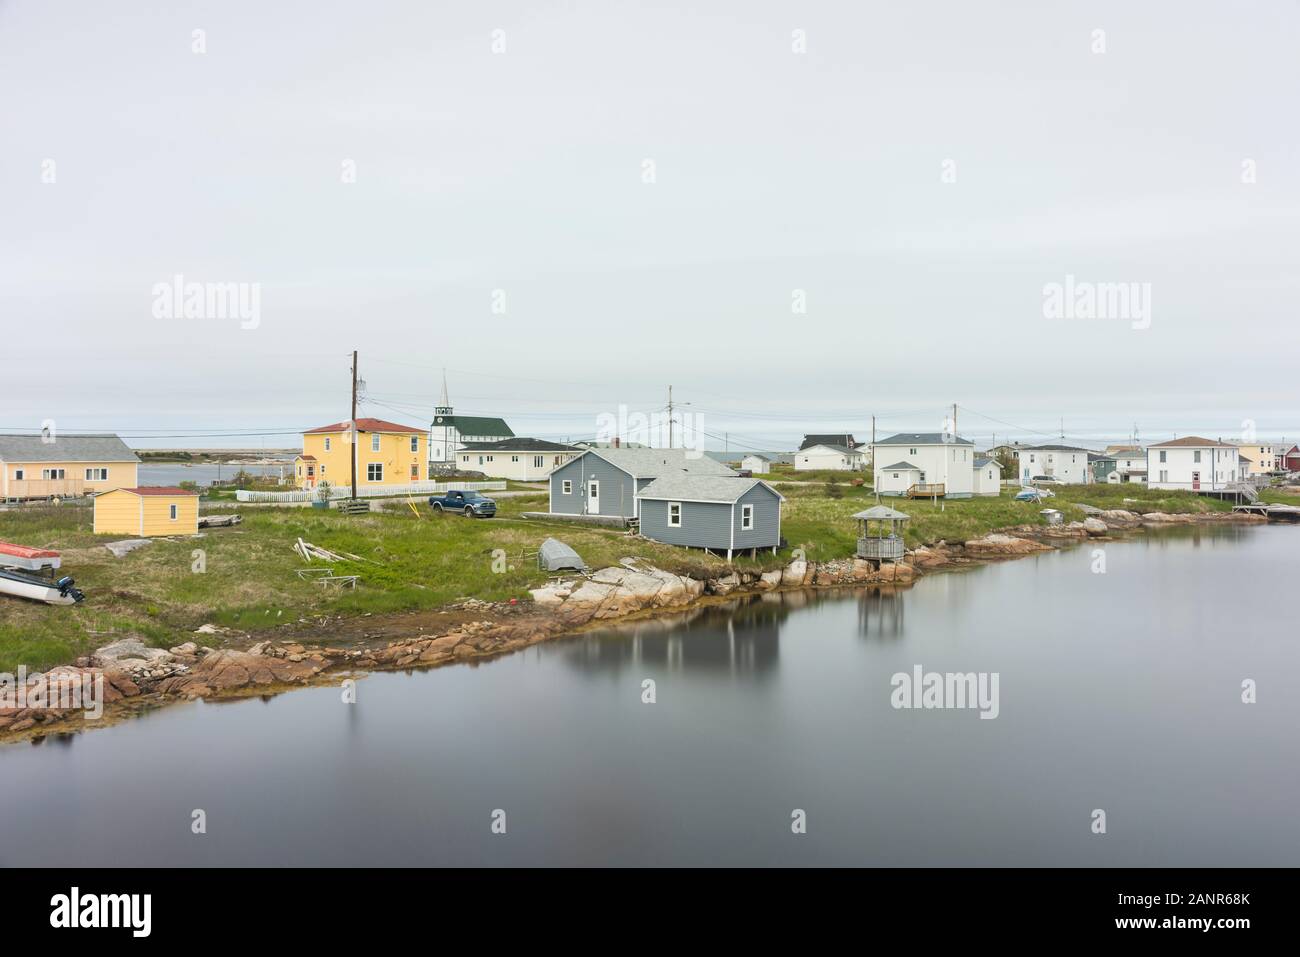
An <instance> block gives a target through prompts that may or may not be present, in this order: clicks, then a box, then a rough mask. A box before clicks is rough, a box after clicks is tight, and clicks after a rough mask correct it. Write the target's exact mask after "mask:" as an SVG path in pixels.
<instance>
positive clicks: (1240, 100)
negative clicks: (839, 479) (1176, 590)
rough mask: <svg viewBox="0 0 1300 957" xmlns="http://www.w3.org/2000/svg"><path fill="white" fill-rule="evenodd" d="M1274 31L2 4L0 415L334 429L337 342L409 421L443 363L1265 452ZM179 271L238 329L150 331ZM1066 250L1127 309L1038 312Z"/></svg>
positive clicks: (1078, 6)
mask: <svg viewBox="0 0 1300 957" xmlns="http://www.w3.org/2000/svg"><path fill="white" fill-rule="evenodd" d="M672 8H675V9H672ZM196 30H201V31H203V33H202V34H200V35H197V38H196V34H195V31H196ZM1099 30H1101V31H1104V35H1102V34H1098V33H1097V32H1096V31H1099ZM796 31H802V33H796ZM1102 44H1104V52H1098V51H1099V48H1100V47H1101V46H1102ZM196 46H198V47H200V48H201V49H202V51H203V52H196V49H195V48H196ZM1298 46H1300V10H1298V8H1297V6H1296V4H1294V3H1290V2H1280V0H1279V2H1267V3H1232V4H1225V3H1212V2H1190V3H1189V2H1183V0H1180V2H1172V0H1169V2H1151V3H1141V4H1135V3H1131V2H1118V3H1067V2H1062V3H1042V2H1024V3H998V4H973V3H968V2H958V0H949V2H936V3H908V4H860V3H851V2H847V0H842V2H835V3H829V2H824V3H815V2H814V3H809V2H807V0H799V2H793V0H792V2H785V3H775V2H763V0H743V2H740V0H737V2H731V3H700V2H692V3H680V4H670V3H653V4H652V3H648V2H647V3H630V2H610V0H603V2H572V0H571V2H556V3H545V2H482V3H469V4H466V3H456V4H453V3H446V2H428V0H422V2H417V0H400V2H399V0H378V2H376V0H368V2H366V3H364V4H357V3H328V2H322V0H314V2H276V3H267V2H251V0H221V2H217V0H213V2H188V3H187V2H169V3H165V4H164V3H145V2H139V0H136V2H133V0H121V2H115V3H103V2H94V0H80V2H77V0H61V2H50V0H0V316H2V317H3V340H0V381H2V382H3V387H2V393H0V429H13V428H31V429H35V428H39V426H40V423H41V422H42V421H43V420H46V419H53V420H55V422H56V423H58V427H59V428H60V429H62V430H64V431H70V430H77V429H85V428H94V429H108V430H116V431H120V432H122V433H123V434H125V435H128V436H130V439H129V440H130V441H131V442H132V444H135V445H137V446H149V445H164V446H175V445H193V446H219V445H236V446H248V445H253V446H257V445H261V444H266V445H268V446H292V445H294V444H296V443H297V441H298V440H297V438H296V436H294V435H284V436H275V435H270V436H267V435H250V436H248V437H243V436H237V437H221V438H214V437H207V436H204V437H195V438H193V439H192V440H181V439H176V438H171V437H170V436H173V435H178V434H180V433H182V432H191V433H201V432H205V431H207V432H246V433H264V432H274V431H276V430H297V429H301V428H303V427H310V426H315V425H320V424H324V423H326V422H331V421H338V420H340V419H344V418H346V417H347V415H348V399H349V393H348V386H349V375H348V363H349V356H348V354H349V353H350V350H352V349H353V348H356V349H358V350H360V352H361V369H362V374H363V376H364V378H365V379H366V383H367V393H368V396H369V401H368V402H367V403H366V404H365V405H364V407H363V412H364V413H365V414H370V415H375V416H381V417H384V418H390V419H395V420H397V421H401V422H407V423H410V424H414V425H420V424H427V423H428V418H429V415H430V414H431V412H432V407H433V405H434V404H435V403H436V401H437V396H438V392H439V390H440V387H441V372H440V370H441V369H442V368H443V367H444V366H445V367H446V368H447V369H448V373H447V376H448V379H449V382H450V386H451V392H452V399H453V402H454V404H455V407H456V410H457V411H458V412H468V413H478V414H496V415H502V416H504V417H505V418H506V419H507V420H508V421H509V422H510V423H511V425H512V426H513V427H514V430H515V431H516V433H518V434H520V435H528V434H531V435H537V436H542V437H552V438H557V437H573V438H576V437H580V436H584V435H591V434H592V433H594V432H595V430H596V416H597V415H598V414H600V413H602V412H604V413H613V412H616V410H617V409H618V407H619V405H620V404H625V405H627V406H628V407H629V408H630V409H632V410H642V411H648V410H654V409H657V408H659V407H661V406H662V405H663V404H664V402H665V401H666V393H667V387H668V385H669V384H672V385H674V386H675V390H674V395H675V397H676V398H677V399H678V400H679V401H682V402H687V401H689V402H691V403H692V405H691V406H690V407H688V411H689V412H691V413H693V414H695V415H697V416H699V419H698V420H697V422H696V424H697V426H699V427H700V428H702V429H704V430H705V431H707V432H709V433H711V434H714V435H724V434H725V435H727V436H728V437H729V440H730V442H731V445H732V447H733V448H734V447H752V448H760V449H772V448H788V447H790V446H791V443H792V442H794V441H795V440H797V438H798V436H799V435H801V434H802V433H803V432H805V431H832V430H836V431H838V430H849V431H853V432H854V433H855V434H856V435H857V436H858V438H859V439H864V438H867V437H869V434H870V416H871V415H872V414H873V413H874V414H875V415H877V416H878V417H879V423H878V426H877V428H878V430H879V431H880V432H882V433H885V432H892V431H897V430H926V431H937V430H939V429H940V428H941V427H942V426H943V420H942V416H943V414H944V411H945V408H946V407H949V406H950V405H951V404H952V403H954V402H956V403H960V405H961V406H962V409H961V410H960V411H959V413H958V416H959V417H958V424H959V428H960V431H962V432H963V433H965V434H969V435H972V436H974V437H977V438H981V439H982V438H984V437H987V436H991V435H992V434H993V433H996V434H997V435H998V436H999V437H1002V436H1006V435H1011V434H1015V430H1013V428H1012V426H1015V427H1017V428H1018V429H1020V430H1021V431H1020V432H1019V433H1018V436H1019V437H1020V438H1022V439H1030V440H1033V439H1040V440H1042V441H1048V440H1049V438H1050V436H1053V435H1055V434H1057V433H1058V432H1060V431H1061V429H1062V425H1061V422H1062V420H1063V421H1064V426H1063V428H1064V432H1065V433H1066V434H1067V436H1068V437H1070V438H1072V439H1075V440H1078V439H1087V438H1102V437H1118V436H1122V435H1126V434H1127V433H1128V432H1129V430H1130V429H1131V428H1132V427H1133V425H1134V423H1136V424H1137V426H1138V428H1139V429H1140V432H1141V437H1142V438H1143V439H1148V438H1150V439H1160V438H1167V437H1168V436H1169V435H1170V434H1171V433H1173V432H1177V433H1178V434H1188V433H1190V432H1199V433H1201V434H1210V435H1214V436H1223V437H1225V438H1229V437H1233V436H1235V435H1236V434H1237V433H1238V432H1239V431H1240V429H1241V424H1242V422H1243V420H1252V421H1254V422H1255V423H1256V425H1257V429H1258V431H1259V433H1260V434H1261V435H1268V436H1276V435H1283V434H1285V435H1288V436H1293V437H1297V438H1300V399H1298V398H1297V391H1298V390H1297V383H1298V382H1300V379H1298V378H1297V374H1296V360H1297V356H1300V330H1298V329H1297V323H1296V319H1295V312H1296V309H1295V302H1296V293H1297V288H1298V286H1300V280H1298V268H1300V267H1298V264H1300V229H1298V227H1300V215H1298V214H1300V149H1298V148H1297V136H1298V132H1297V131H1298V128H1300V127H1298V125H1297V122H1296V94H1297V91H1298V90H1300V82H1298V81H1300V57H1297V55H1296V50H1297V47H1298ZM801 50H802V52H800V51H801ZM647 161H649V162H647ZM349 163H350V164H352V165H350V166H349V165H348V164H349ZM650 164H653V165H650ZM353 169H354V170H355V177H354V179H355V181H354V182H348V181H346V180H348V179H349V178H353V177H350V175H349V172H350V170H353ZM1251 179H1253V180H1254V181H1253V182H1249V181H1243V180H1251ZM648 180H652V181H648ZM178 274H179V275H182V276H183V277H184V280H185V281H186V282H198V283H249V284H259V287H258V288H259V290H260V309H259V312H258V315H257V319H256V327H255V328H241V326H243V325H250V323H247V322H241V321H240V320H239V319H238V318H223V317H221V316H210V315H209V316H203V317H192V318H185V317H184V315H177V316H173V317H171V318H166V317H161V318H160V317H159V316H158V315H157V314H156V313H157V311H158V308H157V301H156V300H157V294H156V292H155V285H156V284H158V283H164V282H170V281H171V280H172V277H174V276H176V275H178ZM1067 275H1071V276H1073V277H1074V281H1075V282H1076V283H1138V284H1149V287H1145V288H1149V289H1150V302H1149V307H1150V311H1149V314H1148V315H1147V316H1146V317H1145V320H1144V319H1143V318H1142V317H1139V318H1137V319H1131V318H1130V317H1119V318H1079V317H1075V318H1055V317H1050V316H1048V315H1045V306H1044V301H1045V296H1044V287H1045V285H1047V284H1050V283H1062V284H1063V283H1065V281H1066V276H1067ZM249 288H250V289H251V286H250V287H249ZM1139 288H1142V287H1139ZM799 290H801V291H802V293H799V292H797V291H799ZM800 300H802V302H803V303H804V309H805V311H803V312H799V311H796V310H797V309H798V308H799V303H800ZM494 304H495V305H496V307H497V308H498V309H500V308H501V307H502V304H504V313H503V314H502V313H500V312H494ZM1146 321H1149V327H1148V328H1134V327H1135V326H1141V325H1143V324H1144V322H1146ZM1029 430H1035V431H1029ZM145 433H151V434H153V435H155V436H157V438H146V437H144V434H145ZM709 445H710V446H711V447H720V445H721V442H717V441H712V440H711V441H710V442H709Z"/></svg>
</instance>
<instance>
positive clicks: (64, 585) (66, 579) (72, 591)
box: [54, 575, 86, 602]
mask: <svg viewBox="0 0 1300 957" xmlns="http://www.w3.org/2000/svg"><path fill="white" fill-rule="evenodd" d="M75 586H76V582H75V581H73V580H72V578H71V577H70V576H68V575H64V576H63V577H62V578H60V579H59V580H58V581H56V582H55V583H54V587H55V588H57V589H58V590H59V594H60V595H65V596H67V597H70V598H71V599H72V600H73V601H74V602H77V601H85V599H86V596H85V594H84V593H83V592H82V590H81V589H80V588H77V587H75Z"/></svg>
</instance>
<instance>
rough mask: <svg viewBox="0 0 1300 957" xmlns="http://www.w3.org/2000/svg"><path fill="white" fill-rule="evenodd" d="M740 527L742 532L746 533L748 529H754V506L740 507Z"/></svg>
mask: <svg viewBox="0 0 1300 957" xmlns="http://www.w3.org/2000/svg"><path fill="white" fill-rule="evenodd" d="M740 527H741V529H742V530H745V531H748V530H749V529H752V528H753V527H754V506H752V505H742V506H740Z"/></svg>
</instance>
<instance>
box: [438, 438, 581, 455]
mask: <svg viewBox="0 0 1300 957" xmlns="http://www.w3.org/2000/svg"><path fill="white" fill-rule="evenodd" d="M459 451H461V452H581V451H582V449H578V448H574V447H573V446H572V445H562V444H560V443H559V442H548V441H546V440H545V439H530V438H513V439H502V440H501V441H500V442H466V443H465V444H464V445H462V446H461V447H460V450H459Z"/></svg>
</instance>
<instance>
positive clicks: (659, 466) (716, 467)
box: [574, 448, 736, 478]
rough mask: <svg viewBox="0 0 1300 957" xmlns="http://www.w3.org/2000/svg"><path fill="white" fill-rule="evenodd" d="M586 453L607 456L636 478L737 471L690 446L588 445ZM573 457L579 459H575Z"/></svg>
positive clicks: (612, 462) (601, 456)
mask: <svg viewBox="0 0 1300 957" xmlns="http://www.w3.org/2000/svg"><path fill="white" fill-rule="evenodd" d="M585 454H587V455H595V456H598V457H599V458H602V459H604V460H605V461H606V462H608V463H609V464H610V465H612V466H614V467H615V468H619V469H622V470H623V471H624V472H627V473H628V474H629V475H634V476H636V477H637V478H661V477H663V476H665V475H732V476H734V475H735V474H736V473H735V471H733V470H732V469H729V468H727V466H725V465H723V464H722V463H721V462H719V461H717V460H716V459H712V458H709V456H707V455H705V454H704V453H703V452H693V451H691V450H688V449H627V448H619V449H588V450H587V452H586V453H585ZM574 461H577V460H576V459H575V460H574Z"/></svg>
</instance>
